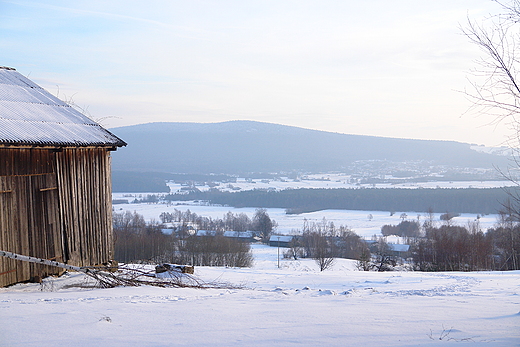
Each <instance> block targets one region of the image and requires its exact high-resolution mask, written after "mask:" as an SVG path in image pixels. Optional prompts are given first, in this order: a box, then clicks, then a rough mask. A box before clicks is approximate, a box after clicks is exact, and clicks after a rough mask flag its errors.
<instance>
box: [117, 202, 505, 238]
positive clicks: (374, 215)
mask: <svg viewBox="0 0 520 347" xmlns="http://www.w3.org/2000/svg"><path fill="white" fill-rule="evenodd" d="M114 195H115V197H114V198H119V197H117V195H116V194H114ZM139 195H140V194H135V196H139ZM133 199H135V197H134V198H133ZM133 199H132V200H133ZM174 209H177V210H180V211H183V212H184V211H186V210H190V211H191V212H194V213H196V214H197V215H199V216H204V217H211V218H223V217H224V215H225V214H226V213H227V212H232V213H234V214H238V213H245V214H246V215H248V216H249V217H250V218H252V217H253V215H254V213H255V208H253V207H245V208H233V207H226V206H207V205H200V204H198V203H194V202H177V203H175V202H174V203H173V204H147V203H142V204H120V205H114V211H115V212H119V213H121V212H125V211H130V212H134V211H135V212H137V213H139V214H141V215H143V216H144V218H145V220H147V221H152V220H155V221H158V222H159V221H160V219H159V216H160V214H161V213H162V212H172V211H173V210H174ZM266 210H267V213H268V214H269V217H271V219H274V220H275V221H276V223H278V227H277V229H276V232H277V233H280V234H284V235H285V234H292V233H293V232H294V230H296V229H299V230H302V228H303V223H304V220H308V221H310V222H321V221H322V220H323V218H325V219H326V220H327V221H328V222H334V225H336V226H337V227H339V226H340V225H344V226H348V227H349V228H351V229H352V230H354V231H355V232H356V233H357V234H358V235H359V236H361V237H364V238H367V239H369V238H371V237H372V236H373V235H379V236H380V235H381V226H383V225H385V224H393V225H397V224H399V222H401V220H402V219H401V215H402V214H403V213H405V214H406V216H407V217H406V218H407V219H408V220H417V219H419V221H420V222H421V224H422V223H423V222H424V221H425V218H427V217H426V215H425V214H424V213H417V212H410V211H408V212H395V213H394V215H393V216H391V215H390V213H389V212H388V211H351V210H322V211H317V212H310V213H302V214H298V215H295V214H286V213H285V210H284V209H282V208H268V209H266ZM369 216H371V218H370V217H369ZM434 218H435V221H436V222H438V223H441V221H440V213H436V214H435V215H434ZM475 220H477V215H476V214H470V213H464V214H461V215H460V216H459V217H455V218H453V220H452V221H453V222H454V223H455V224H457V225H461V226H465V225H467V224H468V222H473V221H475ZM496 222H497V216H496V215H485V216H480V219H479V223H480V226H481V228H482V230H483V231H485V230H487V229H488V228H490V227H493V226H494V225H495V224H496Z"/></svg>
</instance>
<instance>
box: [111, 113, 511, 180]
mask: <svg viewBox="0 0 520 347" xmlns="http://www.w3.org/2000/svg"><path fill="white" fill-rule="evenodd" d="M111 131H112V132H113V133H115V134H117V136H119V137H120V138H122V139H124V141H126V142H127V143H128V146H127V147H126V148H123V149H120V150H118V151H117V152H114V153H113V169H114V170H125V171H156V172H170V173H204V174H208V173H226V174H242V173H252V172H258V173H267V172H294V171H297V172H326V171H328V172H330V171H344V170H345V169H346V168H348V167H349V166H350V165H352V163H353V162H355V161H359V160H387V161H395V162H407V161H419V160H424V161H428V162H431V163H433V164H435V165H448V166H459V167H469V168H490V167H493V166H503V165H507V159H506V158H505V157H503V156H498V155H495V154H490V153H482V152H477V151H475V150H472V149H471V145H470V144H466V143H460V142H455V141H434V140H412V139H398V138H384V137H375V136H363V135H349V134H340V133H332V132H325V131H319V130H310V129H304V128H298V127H293V126H286V125H279V124H271V123H262V122H255V121H228V122H221V123H178V122H172V123H147V124H139V125H132V126H125V127H119V128H112V129H111Z"/></svg>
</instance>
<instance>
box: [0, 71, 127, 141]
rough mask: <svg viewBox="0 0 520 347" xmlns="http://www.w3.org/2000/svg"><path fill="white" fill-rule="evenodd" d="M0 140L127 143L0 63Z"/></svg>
mask: <svg viewBox="0 0 520 347" xmlns="http://www.w3.org/2000/svg"><path fill="white" fill-rule="evenodd" d="M0 144H6V145H34V146H74V147H78V146H119V147H121V146H126V143H125V142H124V141H123V140H121V139H120V138H118V137H117V136H115V135H114V134H112V133H111V132H109V131H108V130H106V129H104V128H103V127H102V126H100V125H99V124H97V123H96V122H94V121H93V120H91V119H90V118H88V117H87V116H85V115H84V114H82V113H81V112H78V111H77V110H75V109H74V108H73V107H71V106H69V105H67V104H66V103H65V102H63V101H61V100H60V99H58V98H56V97H55V96H53V95H52V94H50V93H49V92H47V91H46V90H45V89H43V88H41V87H40V86H38V85H37V84H35V83H34V82H32V81H31V80H29V79H27V78H26V77H24V76H23V75H21V74H20V73H18V72H17V71H16V70H14V69H12V68H5V67H0Z"/></svg>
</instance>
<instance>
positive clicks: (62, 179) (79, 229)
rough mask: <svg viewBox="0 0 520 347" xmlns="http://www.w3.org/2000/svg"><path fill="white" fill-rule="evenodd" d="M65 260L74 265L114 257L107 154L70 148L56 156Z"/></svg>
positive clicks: (89, 263)
mask: <svg viewBox="0 0 520 347" xmlns="http://www.w3.org/2000/svg"><path fill="white" fill-rule="evenodd" d="M56 158H57V168H58V186H59V196H60V205H61V218H62V221H63V224H62V225H63V233H64V238H65V240H66V242H65V249H64V253H65V257H66V259H67V260H68V263H69V264H71V265H76V266H91V265H97V264H102V263H105V262H107V261H109V260H110V259H112V256H113V238H112V187H111V176H110V152H108V151H107V150H106V149H104V148H72V149H65V150H63V151H62V152H59V153H57V154H56Z"/></svg>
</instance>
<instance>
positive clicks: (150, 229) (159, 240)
mask: <svg viewBox="0 0 520 347" xmlns="http://www.w3.org/2000/svg"><path fill="white" fill-rule="evenodd" d="M112 218H113V228H114V242H115V243H114V259H115V260H117V261H120V262H123V263H128V262H131V261H136V260H150V259H152V258H154V257H155V256H157V255H161V254H165V253H168V252H171V251H172V249H173V248H172V247H173V243H172V240H171V237H169V236H168V235H165V234H163V233H162V232H161V228H160V226H159V224H158V223H155V222H151V223H146V222H145V220H144V218H143V216H142V215H140V214H138V213H136V212H134V213H132V212H130V211H126V212H124V213H114V214H113V216H112Z"/></svg>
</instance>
